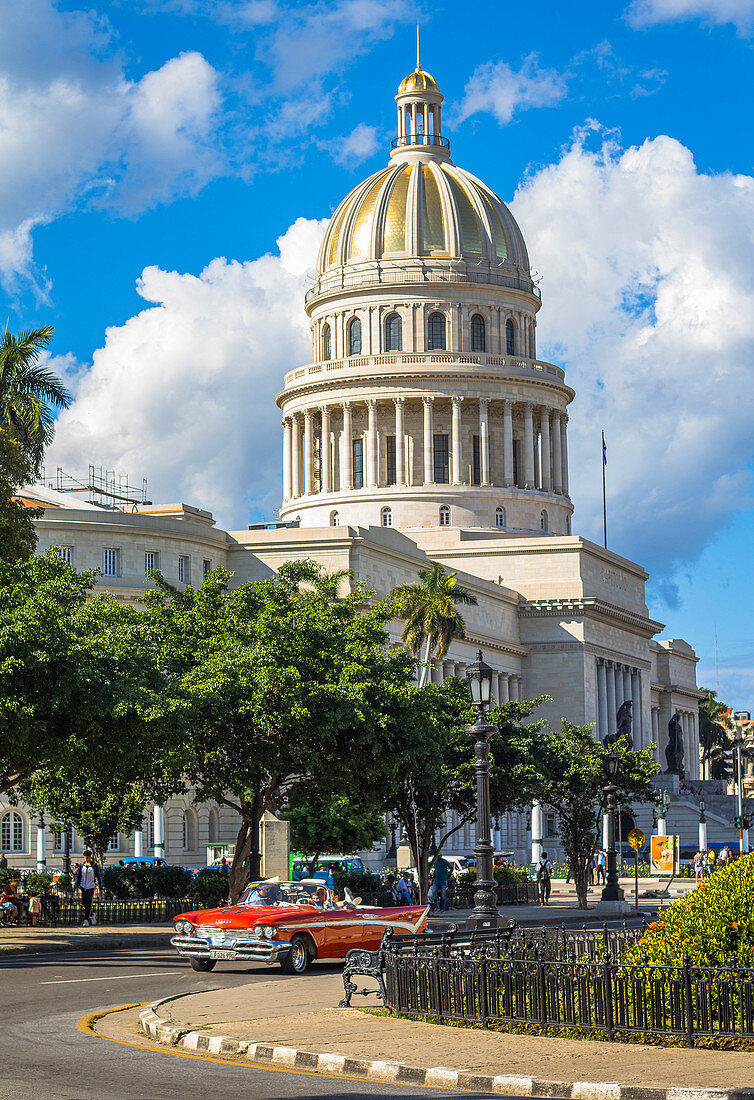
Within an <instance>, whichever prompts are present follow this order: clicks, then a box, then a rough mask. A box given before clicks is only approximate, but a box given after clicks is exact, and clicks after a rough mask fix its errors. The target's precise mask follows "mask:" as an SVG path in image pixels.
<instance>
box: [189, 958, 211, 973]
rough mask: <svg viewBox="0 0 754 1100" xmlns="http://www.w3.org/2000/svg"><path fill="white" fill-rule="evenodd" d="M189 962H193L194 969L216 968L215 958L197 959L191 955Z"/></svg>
mask: <svg viewBox="0 0 754 1100" xmlns="http://www.w3.org/2000/svg"><path fill="white" fill-rule="evenodd" d="M189 962H190V963H191V965H192V967H193V968H194V970H201V971H206V970H214V969H215V960H214V959H196V958H194V956H193V955H190V956H189Z"/></svg>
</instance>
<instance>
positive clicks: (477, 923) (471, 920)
mask: <svg viewBox="0 0 754 1100" xmlns="http://www.w3.org/2000/svg"><path fill="white" fill-rule="evenodd" d="M477 887H478V889H477V891H476V893H475V894H474V908H473V910H472V912H471V916H470V917H468V918H467V919H466V923H465V925H464V927H465V928H469V929H471V930H472V931H474V930H476V931H481V930H482V929H484V928H498V927H499V926H500V914H499V913H498V911H497V908H496V906H495V902H496V900H497V899H496V897H495V883H494V882H479V880H477Z"/></svg>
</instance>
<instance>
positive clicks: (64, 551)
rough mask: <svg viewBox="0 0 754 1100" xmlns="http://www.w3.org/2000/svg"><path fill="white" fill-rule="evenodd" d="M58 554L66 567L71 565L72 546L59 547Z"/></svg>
mask: <svg viewBox="0 0 754 1100" xmlns="http://www.w3.org/2000/svg"><path fill="white" fill-rule="evenodd" d="M58 554H59V555H60V558H61V560H62V561H64V562H65V563H66V565H73V547H72V546H59V547H58Z"/></svg>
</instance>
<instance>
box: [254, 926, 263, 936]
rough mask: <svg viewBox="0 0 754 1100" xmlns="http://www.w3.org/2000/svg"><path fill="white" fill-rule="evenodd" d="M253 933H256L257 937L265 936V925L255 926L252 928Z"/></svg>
mask: <svg viewBox="0 0 754 1100" xmlns="http://www.w3.org/2000/svg"><path fill="white" fill-rule="evenodd" d="M252 932H253V933H254V935H255V936H263V935H264V927H263V925H261V924H255V925H254V927H253V928H252Z"/></svg>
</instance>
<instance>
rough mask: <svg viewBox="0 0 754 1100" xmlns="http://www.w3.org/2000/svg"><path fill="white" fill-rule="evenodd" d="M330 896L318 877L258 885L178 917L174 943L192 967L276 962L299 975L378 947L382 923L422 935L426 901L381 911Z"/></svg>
mask: <svg viewBox="0 0 754 1100" xmlns="http://www.w3.org/2000/svg"><path fill="white" fill-rule="evenodd" d="M358 901H359V899H358V898H357V899H355V902H346V903H344V905H343V906H342V907H341V906H340V905H338V904H337V903H336V902H335V901H333V900H332V898H331V895H330V894H329V892H327V891H325V889H324V887H323V885H322V883H321V882H311V881H309V882H306V881H304V882H263V883H255V884H254V885H252V886H249V887H248V888H247V889H246V891H245V892H244V894H243V896H242V897H241V900H240V901H239V902H238V903H237V904H236V905H232V906H229V907H228V908H224V909H202V910H199V912H196V913H181V914H180V915H179V916H177V917H176V918H175V932H176V934H175V936H173V938H172V939H171V941H170V942H171V943H172V945H173V946H174V947H175V948H176V949H177V951H178V954H179V955H184V956H186V958H188V959H189V961H190V962H191V965H192V966H193V968H194V970H212V969H213V968H214V966H215V963H216V962H218V961H228V962H246V961H249V962H263V963H275V962H278V963H280V965H281V967H282V968H283V970H285V971H286V973H288V974H303V973H304V971H305V970H307V969H308V967H309V965H310V963H311V961H312V959H342V958H345V956H346V954H347V953H348V952H349V951H350V950H351V949H352V948H354V947H363V948H364V949H365V950H367V951H376V950H377V948H378V947H379V945H380V940H381V939H382V934H383V932H384V931H385V929H386V928H394V929H395V930H396V932H402V933H404V934H406V933H413V932H423V931H425V929H426V927H427V912H428V910H429V906H428V905H403V906H396V907H390V908H386V909H377V908H372V907H371V906H368V905H360V904H358Z"/></svg>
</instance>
